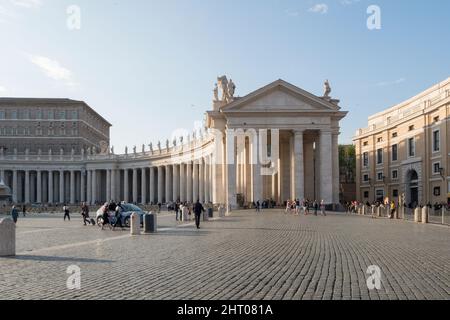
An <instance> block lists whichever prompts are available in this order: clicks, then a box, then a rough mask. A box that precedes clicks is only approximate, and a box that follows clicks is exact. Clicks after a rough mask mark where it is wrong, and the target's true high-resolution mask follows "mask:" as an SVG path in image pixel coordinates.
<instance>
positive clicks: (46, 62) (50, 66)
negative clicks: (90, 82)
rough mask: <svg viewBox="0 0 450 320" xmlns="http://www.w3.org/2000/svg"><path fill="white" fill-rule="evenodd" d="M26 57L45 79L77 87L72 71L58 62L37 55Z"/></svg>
mask: <svg viewBox="0 0 450 320" xmlns="http://www.w3.org/2000/svg"><path fill="white" fill-rule="evenodd" d="M27 56H28V59H29V60H30V62H31V63H33V64H34V65H35V66H37V67H39V69H41V71H42V72H44V74H45V75H46V76H47V77H49V78H51V79H53V80H56V81H61V82H63V83H64V84H66V85H67V86H69V87H76V86H78V84H77V83H75V82H74V80H73V73H72V71H70V70H69V69H67V68H65V67H63V66H62V65H61V64H60V63H59V62H58V61H56V60H53V59H50V58H47V57H43V56H39V55H31V54H27Z"/></svg>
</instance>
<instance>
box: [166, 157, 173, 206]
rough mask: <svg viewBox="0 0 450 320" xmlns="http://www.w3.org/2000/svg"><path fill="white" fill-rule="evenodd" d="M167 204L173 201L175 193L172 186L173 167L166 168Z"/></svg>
mask: <svg viewBox="0 0 450 320" xmlns="http://www.w3.org/2000/svg"><path fill="white" fill-rule="evenodd" d="M164 171H165V180H166V183H165V187H166V188H165V192H164V193H165V195H166V196H165V202H166V203H167V202H169V201H172V191H173V186H172V182H173V178H172V168H171V166H165V170H164Z"/></svg>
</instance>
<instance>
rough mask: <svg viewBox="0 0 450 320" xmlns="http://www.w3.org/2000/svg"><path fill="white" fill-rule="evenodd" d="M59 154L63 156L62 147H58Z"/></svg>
mask: <svg viewBox="0 0 450 320" xmlns="http://www.w3.org/2000/svg"><path fill="white" fill-rule="evenodd" d="M59 155H60V156H63V155H64V149H63V148H60V149H59Z"/></svg>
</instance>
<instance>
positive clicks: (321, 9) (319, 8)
mask: <svg viewBox="0 0 450 320" xmlns="http://www.w3.org/2000/svg"><path fill="white" fill-rule="evenodd" d="M308 11H309V12H313V13H320V14H326V13H327V12H328V5H326V4H325V3H318V4H316V5H314V6H313V7H311V8H309V9H308Z"/></svg>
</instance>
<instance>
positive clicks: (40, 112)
mask: <svg viewBox="0 0 450 320" xmlns="http://www.w3.org/2000/svg"><path fill="white" fill-rule="evenodd" d="M36 119H37V120H42V111H41V110H38V111H36Z"/></svg>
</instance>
